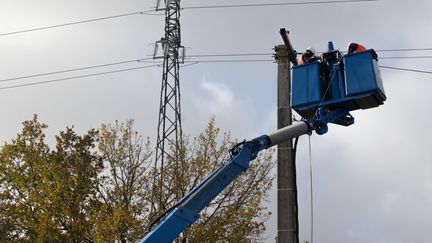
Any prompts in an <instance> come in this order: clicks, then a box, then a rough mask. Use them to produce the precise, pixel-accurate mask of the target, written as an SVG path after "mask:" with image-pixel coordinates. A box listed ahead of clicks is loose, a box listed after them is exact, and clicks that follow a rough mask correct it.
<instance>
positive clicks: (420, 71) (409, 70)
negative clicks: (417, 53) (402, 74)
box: [379, 66, 432, 74]
mask: <svg viewBox="0 0 432 243" xmlns="http://www.w3.org/2000/svg"><path fill="white" fill-rule="evenodd" d="M379 67H380V68H387V69H393V70H399V71H407V72H415V73H426V74H432V71H424V70H417V69H410V68H400V67H389V66H379Z"/></svg>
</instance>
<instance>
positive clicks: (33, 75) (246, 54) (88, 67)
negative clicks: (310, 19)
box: [0, 48, 432, 83]
mask: <svg viewBox="0 0 432 243" xmlns="http://www.w3.org/2000/svg"><path fill="white" fill-rule="evenodd" d="M429 49H431V50H432V48H418V49H412V48H411V49H392V51H394V50H399V51H412V50H429ZM380 51H388V50H380ZM245 56H250V57H252V56H269V57H270V56H273V53H223V54H196V55H189V56H188V57H193V58H192V59H188V60H187V61H185V63H187V64H186V65H183V66H189V65H195V64H198V63H242V62H243V63H246V62H274V60H273V59H231V60H227V59H220V60H205V59H204V60H200V59H198V60H197V59H194V58H197V57H201V58H206V57H245ZM404 58H410V59H414V58H423V59H426V58H432V56H406V57H404V56H397V57H380V59H404ZM152 59H153V58H151V57H150V58H142V59H134V60H125V61H119V62H113V63H105V64H99V65H92V66H85V67H79V68H72V69H65V70H59V71H53V72H46V73H38V74H32V75H26V76H18V77H13V78H5V79H0V83H2V82H8V81H15V80H20V79H27V78H35V77H42V76H49V75H54V74H61V73H68V72H75V71H82V70H88V69H94V68H101V67H108V66H115V65H121V64H128V63H133V62H141V63H151V64H160V62H151V61H147V60H152ZM383 68H387V67H386V66H383ZM388 68H390V67H388ZM394 69H397V70H400V69H399V68H394ZM405 71H413V72H414V71H417V72H420V73H428V71H422V70H414V69H407V70H405Z"/></svg>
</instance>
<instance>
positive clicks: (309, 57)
mask: <svg viewBox="0 0 432 243" xmlns="http://www.w3.org/2000/svg"><path fill="white" fill-rule="evenodd" d="M299 59H300V60H299V62H298V63H299V64H300V65H301V64H306V63H311V62H314V61H316V60H318V57H316V56H315V48H313V47H308V48H306V52H305V53H303V55H301V57H300V58H299Z"/></svg>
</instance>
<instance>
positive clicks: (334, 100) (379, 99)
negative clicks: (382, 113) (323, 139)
mask: <svg viewBox="0 0 432 243" xmlns="http://www.w3.org/2000/svg"><path fill="white" fill-rule="evenodd" d="M385 100H386V96H385V93H384V87H383V84H382V80H381V75H380V72H379V68H378V57H377V54H376V53H375V51H374V50H366V51H363V52H357V53H354V54H350V55H345V56H343V55H342V54H341V53H340V52H339V51H337V50H336V51H335V50H331V51H329V52H326V53H324V54H323V56H322V58H321V60H319V61H316V62H313V63H310V64H305V65H298V66H294V67H293V68H292V107H293V109H294V110H295V111H296V112H297V113H299V114H300V115H301V116H302V117H304V118H309V119H310V118H313V117H314V116H315V114H316V112H317V110H318V108H320V109H323V110H326V111H334V110H338V109H343V110H345V111H347V112H350V111H354V110H358V109H369V108H373V107H377V106H379V105H382V104H383V103H384V101H385ZM334 123H336V124H340V123H338V121H336V122H334ZM341 125H343V124H341Z"/></svg>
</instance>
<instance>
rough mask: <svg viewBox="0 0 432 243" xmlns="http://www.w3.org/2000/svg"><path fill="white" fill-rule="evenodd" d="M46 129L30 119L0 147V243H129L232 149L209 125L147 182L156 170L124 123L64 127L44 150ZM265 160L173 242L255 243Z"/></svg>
mask: <svg viewBox="0 0 432 243" xmlns="http://www.w3.org/2000/svg"><path fill="white" fill-rule="evenodd" d="M46 128H47V126H46V125H44V124H42V123H40V122H39V121H38V119H37V116H34V118H33V119H32V120H29V121H26V122H24V123H23V129H22V131H21V132H20V133H19V134H18V135H17V137H16V138H15V139H13V140H11V141H10V142H6V143H4V145H3V146H2V147H1V148H0V242H134V241H136V240H138V239H140V238H142V237H143V236H144V235H145V233H146V231H147V229H148V227H149V226H150V224H151V223H152V221H153V220H155V219H156V218H157V217H158V216H159V215H161V214H162V212H163V211H165V210H166V209H168V208H170V207H171V206H173V205H174V204H175V202H176V200H178V197H180V196H183V195H184V194H186V193H187V192H188V191H189V190H191V189H192V188H193V187H194V186H195V185H197V184H198V183H199V182H200V181H201V180H202V179H203V178H204V177H205V176H206V175H208V174H209V173H210V172H211V171H212V170H213V169H215V168H216V167H217V166H219V165H220V163H221V162H222V161H223V160H224V159H226V158H227V157H228V156H229V149H230V148H231V147H232V146H233V145H234V144H235V143H234V141H232V140H231V139H230V136H229V134H227V133H225V134H223V135H221V134H220V131H219V129H218V128H216V127H215V121H214V119H211V120H210V122H209V123H208V125H207V127H206V129H205V130H204V131H203V132H202V133H201V134H199V135H198V136H197V137H196V138H194V139H192V140H190V139H187V138H184V139H183V141H182V144H183V147H182V149H181V163H177V164H176V166H171V167H167V168H166V169H165V170H164V172H163V173H164V175H165V176H164V177H163V178H164V179H163V180H155V178H160V177H158V175H160V173H161V172H160V171H159V169H158V167H157V166H155V164H154V161H153V159H154V157H153V153H152V151H153V148H152V146H151V145H150V142H149V139H148V138H143V137H142V136H141V135H139V134H138V133H137V132H136V131H134V129H133V122H132V121H131V120H129V121H126V122H125V123H118V122H116V123H114V124H103V125H102V126H101V128H100V129H98V130H90V131H88V132H87V133H85V134H83V135H78V134H76V133H75V131H74V130H73V128H66V130H65V131H62V132H60V133H59V134H58V135H57V136H56V138H55V146H53V148H51V147H50V146H49V145H48V144H47V142H46V138H45V133H44V132H45V129H46ZM271 154H272V153H271V152H265V153H262V155H260V156H259V158H257V159H256V160H255V161H254V162H253V163H251V168H250V169H249V170H248V172H246V173H244V174H243V175H241V176H240V177H239V178H237V179H236V181H235V182H233V183H232V184H231V185H230V186H229V187H228V188H227V189H226V190H224V191H223V193H222V194H221V195H219V196H218V197H217V198H216V199H215V200H213V201H212V202H211V204H210V205H209V207H207V208H206V209H205V210H204V211H203V212H202V213H201V217H200V219H199V220H198V222H197V223H196V224H194V225H193V226H191V227H190V228H188V229H187V230H186V231H184V232H183V234H182V235H181V236H180V238H179V239H178V240H179V241H181V240H183V239H187V240H188V242H235V241H237V242H250V241H259V240H260V239H261V238H262V235H263V232H264V231H265V226H264V222H265V220H267V218H268V216H269V212H268V210H267V209H266V208H264V207H263V206H262V202H263V200H265V198H266V193H267V192H268V190H269V189H270V187H271V182H272V179H273V178H272V176H271V169H272V168H273V165H274V163H273V162H272V158H271ZM167 161H168V162H167V163H168V164H169V163H170V160H169V159H167ZM171 162H172V161H171Z"/></svg>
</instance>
